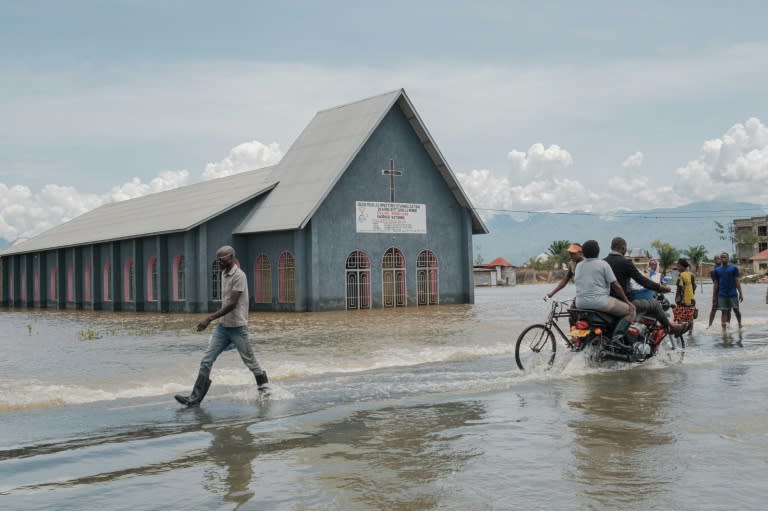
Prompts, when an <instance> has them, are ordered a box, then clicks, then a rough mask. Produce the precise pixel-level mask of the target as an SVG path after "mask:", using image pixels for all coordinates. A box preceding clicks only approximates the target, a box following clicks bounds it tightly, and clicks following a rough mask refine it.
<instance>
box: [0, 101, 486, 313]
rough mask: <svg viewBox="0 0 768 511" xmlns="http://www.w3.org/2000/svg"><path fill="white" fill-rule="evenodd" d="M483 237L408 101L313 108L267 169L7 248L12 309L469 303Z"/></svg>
mask: <svg viewBox="0 0 768 511" xmlns="http://www.w3.org/2000/svg"><path fill="white" fill-rule="evenodd" d="M487 232H488V230H487V228H486V226H485V224H484V223H483V221H482V220H481V218H480V217H479V215H478V214H477V213H476V211H475V210H474V208H473V207H472V204H471V203H470V201H469V199H468V197H467V195H466V194H465V193H464V191H463V190H462V188H461V186H460V184H459V182H458V181H457V179H456V177H455V175H454V174H453V172H452V170H451V169H450V167H449V165H448V164H447V162H446V161H445V159H444V157H443V155H442V154H441V152H440V150H439V149H438V148H437V145H436V144H435V142H434V140H433V139H432V137H431V135H430V134H429V132H428V131H427V129H426V127H425V125H424V123H423V122H422V120H421V118H420V117H419V115H418V114H417V112H416V110H415V109H414V107H413V105H412V103H411V101H410V99H409V98H408V96H407V95H406V93H405V91H403V90H397V91H393V92H390V93H386V94H382V95H379V96H375V97H372V98H368V99H364V100H361V101H357V102H354V103H350V104H347V105H342V106H339V107H336V108H331V109H328V110H323V111H320V112H318V113H317V114H316V115H315V117H314V118H313V119H312V120H311V122H310V123H309V125H307V127H306V128H305V129H304V131H303V132H302V133H301V134H300V135H299V137H298V138H297V139H296V141H295V142H294V143H293V145H292V146H291V148H290V149H289V150H288V151H287V152H286V154H285V156H284V157H283V158H282V160H281V161H280V162H279V163H278V164H276V165H274V166H271V167H266V168H262V169H258V170H253V171H248V172H243V173H240V174H236V175H233V176H229V177H224V178H219V179H213V180H210V181H205V182H199V183H196V184H192V185H189V186H184V187H181V188H176V189H174V190H169V191H165V192H160V193H155V194H151V195H146V196H143V197H139V198H136V199H131V200H127V201H123V202H116V203H111V204H108V205H105V206H102V207H99V208H97V209H94V210H92V211H90V212H87V213H85V214H83V215H81V216H79V217H77V218H74V219H73V220H71V221H69V222H66V223H64V224H61V225H59V226H57V227H54V228H53V229H50V230H49V231H47V232H44V233H42V234H40V235H38V236H36V237H34V238H31V239H29V240H26V241H23V242H19V243H16V244H14V245H12V246H10V247H8V248H6V249H5V250H3V251H2V252H0V270H1V273H0V278H1V279H2V286H1V287H0V303H1V304H2V306H4V307H33V308H52V309H88V310H127V311H157V312H204V311H211V310H216V309H218V307H219V306H220V301H221V287H220V284H221V280H220V279H221V272H220V268H219V266H218V262H217V261H216V259H215V253H216V249H217V248H218V247H220V246H221V245H232V246H233V247H234V248H235V250H236V252H237V257H238V260H239V264H240V267H241V268H242V269H243V271H245V273H246V276H247V277H248V286H249V296H250V301H251V303H250V308H251V310H255V311H258V310H265V311H296V312H302V311H322V310H338V309H368V308H380V307H405V306H425V305H433V304H440V303H444V304H445V303H472V302H473V301H474V287H473V276H472V263H473V254H472V236H473V235H474V234H484V233H487Z"/></svg>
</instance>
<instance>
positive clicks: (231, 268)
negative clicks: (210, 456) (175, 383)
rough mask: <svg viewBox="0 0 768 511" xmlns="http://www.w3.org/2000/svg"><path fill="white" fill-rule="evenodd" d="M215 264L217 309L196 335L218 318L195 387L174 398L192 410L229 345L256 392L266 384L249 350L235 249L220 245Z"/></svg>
mask: <svg viewBox="0 0 768 511" xmlns="http://www.w3.org/2000/svg"><path fill="white" fill-rule="evenodd" d="M216 260H217V261H218V262H219V265H220V266H221V268H222V272H221V298H222V301H221V308H219V310H217V311H216V312H214V313H212V314H210V315H208V316H207V317H206V318H205V319H203V320H202V321H200V323H198V324H197V331H198V332H202V331H203V330H205V329H206V328H208V325H210V324H211V322H212V321H213V320H215V319H218V318H221V321H219V322H218V324H217V325H216V327H215V328H214V330H213V334H212V335H211V340H210V342H209V343H208V350H207V351H206V352H205V355H204V356H203V360H202V361H201V362H200V372H199V373H198V375H197V380H196V381H195V386H194V388H193V389H192V393H191V394H190V395H189V396H182V395H180V394H177V395H175V396H174V398H175V399H176V401H178V402H179V403H181V404H183V405H186V406H196V405H199V404H200V402H201V401H202V400H203V398H204V397H205V394H207V393H208V389H209V388H210V386H211V380H210V379H209V376H210V374H211V368H212V367H213V363H214V362H215V361H216V358H218V356H219V355H220V354H221V352H222V351H224V350H225V349H226V348H227V347H228V346H229V345H230V343H232V344H234V345H235V347H236V348H237V352H238V353H239V354H240V358H241V359H242V360H243V363H244V364H245V365H246V367H248V369H250V370H251V372H252V373H253V375H254V376H255V377H256V384H257V385H258V386H259V390H260V391H262V390H266V387H265V385H266V384H267V383H269V380H268V379H267V372H266V371H264V370H263V369H262V368H261V365H259V361H258V360H256V356H255V355H254V353H253V348H252V347H251V343H250V341H249V340H248V303H249V301H248V281H247V279H246V277H245V273H244V272H243V270H241V269H240V268H239V267H238V265H237V264H235V262H236V260H237V259H236V257H235V249H234V248H232V247H230V246H229V245H224V246H223V247H221V248H220V249H219V250H217V251H216Z"/></svg>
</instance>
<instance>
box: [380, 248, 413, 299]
mask: <svg viewBox="0 0 768 511" xmlns="http://www.w3.org/2000/svg"><path fill="white" fill-rule="evenodd" d="M381 272H382V274H381V283H382V286H381V288H382V295H383V296H382V304H383V305H384V307H405V306H406V305H408V296H407V293H406V286H405V257H403V253H402V252H401V251H400V250H399V249H397V248H394V247H392V248H389V249H387V251H386V252H384V258H383V259H382V262H381Z"/></svg>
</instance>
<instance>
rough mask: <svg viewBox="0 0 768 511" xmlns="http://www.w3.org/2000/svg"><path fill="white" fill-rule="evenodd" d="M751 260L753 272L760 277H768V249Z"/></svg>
mask: <svg viewBox="0 0 768 511" xmlns="http://www.w3.org/2000/svg"><path fill="white" fill-rule="evenodd" d="M749 260H750V261H752V271H754V272H755V273H757V274H758V275H768V249H766V250H763V251H762V252H758V253H757V254H755V255H753V256H752V257H750V258H749Z"/></svg>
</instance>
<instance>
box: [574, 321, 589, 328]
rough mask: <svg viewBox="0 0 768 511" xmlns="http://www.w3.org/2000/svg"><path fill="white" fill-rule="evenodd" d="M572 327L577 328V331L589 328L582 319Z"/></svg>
mask: <svg viewBox="0 0 768 511" xmlns="http://www.w3.org/2000/svg"><path fill="white" fill-rule="evenodd" d="M574 326H575V327H576V328H578V329H579V330H586V329H587V328H589V323H587V322H586V321H584V320H583V319H582V320H579V321H577V322H576V325H574Z"/></svg>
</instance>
